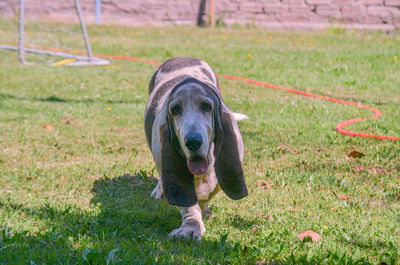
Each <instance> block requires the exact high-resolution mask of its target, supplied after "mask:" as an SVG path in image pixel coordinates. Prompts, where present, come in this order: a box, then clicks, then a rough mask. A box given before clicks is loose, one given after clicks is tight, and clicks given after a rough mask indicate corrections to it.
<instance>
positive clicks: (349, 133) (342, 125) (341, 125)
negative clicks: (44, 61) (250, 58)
mask: <svg viewBox="0 0 400 265" xmlns="http://www.w3.org/2000/svg"><path fill="white" fill-rule="evenodd" d="M40 48H41V49H44V50H51V51H57V52H67V53H71V51H68V50H64V49H54V48H47V47H40ZM74 53H77V54H80V55H86V53H84V52H74ZM96 56H97V57H100V58H107V59H113V60H121V61H133V62H141V63H146V64H151V65H155V66H160V65H161V63H159V62H154V61H148V60H143V59H139V58H134V57H123V56H113V55H96ZM218 76H222V77H223V78H226V79H230V80H237V81H241V82H245V83H249V84H252V85H256V86H262V87H267V88H271V89H275V90H282V91H286V92H289V93H292V94H297V95H301V96H304V97H310V98H319V99H321V100H326V101H330V102H333V103H337V104H341V105H345V106H353V107H357V108H361V109H366V110H369V111H372V112H373V113H374V114H375V115H374V116H373V117H370V118H368V119H370V120H375V119H378V118H379V117H380V116H381V113H380V111H379V110H377V109H374V108H371V107H368V106H365V105H362V104H358V103H353V102H347V101H342V100H338V99H334V98H329V97H325V96H321V95H316V94H310V93H306V92H303V91H299V90H295V89H290V88H284V87H279V86H274V85H270V84H267V83H262V82H258V81H254V80H250V79H246V78H241V77H237V76H230V75H218ZM368 119H361V118H360V119H352V120H347V121H343V122H341V123H339V124H338V125H337V126H336V131H337V132H338V133H340V134H342V135H347V136H352V137H360V138H373V139H377V140H388V141H393V142H400V139H399V138H398V137H391V136H380V135H372V134H364V133H356V132H352V131H346V130H344V128H345V127H347V126H349V125H352V124H354V123H359V122H363V121H366V120H368Z"/></svg>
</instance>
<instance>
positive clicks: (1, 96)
mask: <svg viewBox="0 0 400 265" xmlns="http://www.w3.org/2000/svg"><path fill="white" fill-rule="evenodd" d="M5 99H14V100H28V101H41V102H52V103H108V104H134V103H139V102H142V101H143V100H127V99H119V100H111V99H102V98H96V99H91V98H87V99H64V98H60V97H57V96H50V97H44V98H36V97H18V96H14V95H10V94H5V93H0V101H1V100H5Z"/></svg>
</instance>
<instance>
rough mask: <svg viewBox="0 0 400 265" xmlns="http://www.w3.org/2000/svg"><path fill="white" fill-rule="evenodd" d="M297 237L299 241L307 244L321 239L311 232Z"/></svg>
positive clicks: (308, 231)
mask: <svg viewBox="0 0 400 265" xmlns="http://www.w3.org/2000/svg"><path fill="white" fill-rule="evenodd" d="M297 237H298V238H299V239H300V241H301V242H308V241H312V242H317V241H320V240H321V239H322V236H321V235H319V234H317V233H315V232H313V231H311V230H307V231H305V232H304V233H301V234H298V235H297Z"/></svg>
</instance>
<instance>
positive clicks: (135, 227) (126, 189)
mask: <svg viewBox="0 0 400 265" xmlns="http://www.w3.org/2000/svg"><path fill="white" fill-rule="evenodd" d="M155 184H156V183H155V181H153V180H151V179H150V178H149V177H147V176H146V175H145V174H139V175H134V176H132V175H129V174H126V175H123V176H120V177H116V178H113V179H109V178H104V179H101V180H97V181H96V182H95V183H94V184H93V189H92V190H93V198H92V200H91V207H90V209H88V210H83V209H79V208H77V207H75V206H73V205H68V204H67V206H51V205H49V204H48V205H45V206H42V207H41V208H35V207H32V208H30V207H26V206H24V205H18V204H13V203H12V202H10V201H3V202H0V210H1V211H3V213H4V212H7V213H8V216H10V217H9V218H7V219H6V220H7V222H10V220H16V222H17V223H24V225H26V226H31V227H32V229H30V230H34V229H35V227H40V228H41V229H42V230H41V231H38V232H36V233H32V232H27V231H19V232H12V233H11V234H10V233H8V232H7V228H5V229H4V230H3V235H2V236H1V235H0V264H3V263H2V261H7V262H6V263H5V264H154V263H160V264H165V263H179V264H186V263H196V264H198V263H209V262H211V263H212V264H214V263H218V262H222V263H226V261H228V260H230V261H232V260H235V259H239V260H242V261H243V257H242V256H241V249H242V248H241V246H235V247H233V246H231V245H229V243H227V242H225V241H226V236H225V237H221V240H219V241H207V240H203V241H202V243H201V244H199V243H197V242H192V241H189V240H181V241H178V240H170V239H168V237H167V235H168V233H169V232H170V231H172V230H173V229H175V228H177V227H179V225H180V219H181V217H180V214H179V212H178V210H177V209H176V208H175V207H171V206H169V205H167V203H165V202H164V201H156V200H154V199H152V198H150V197H149V195H150V193H151V191H152V189H153V188H154V187H155ZM14 218H16V219H14ZM25 220H26V221H25ZM30 222H32V223H33V224H30ZM8 225H11V224H8ZM13 227H14V228H15V226H13ZM215 251H217V252H218V253H217V254H216V253H215ZM226 259H227V260H226ZM224 261H225V262H224Z"/></svg>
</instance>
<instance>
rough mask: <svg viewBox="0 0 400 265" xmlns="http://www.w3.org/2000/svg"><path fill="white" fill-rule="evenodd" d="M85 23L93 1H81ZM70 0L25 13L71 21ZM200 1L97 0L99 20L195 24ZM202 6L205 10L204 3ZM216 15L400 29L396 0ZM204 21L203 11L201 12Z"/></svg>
mask: <svg viewBox="0 0 400 265" xmlns="http://www.w3.org/2000/svg"><path fill="white" fill-rule="evenodd" d="M80 2H81V6H82V9H83V12H84V15H85V19H86V21H87V22H88V23H93V22H94V17H95V16H94V12H95V11H94V10H95V0H80ZM73 3H74V1H73V0H63V1H61V0H25V5H26V11H25V13H26V16H27V18H35V19H37V18H42V19H57V20H67V21H76V15H75V13H74V12H75V10H74V4H73ZM199 6H200V0H102V12H101V22H102V23H117V24H128V25H146V24H151V25H166V24H178V25H181V24H190V25H194V24H196V21H197V17H198V12H199ZM17 8H18V0H0V15H5V16H14V15H15V14H16V13H17ZM205 10H206V11H207V10H208V7H207V6H206V8H205ZM216 10H217V12H216V16H217V19H218V20H219V21H220V22H222V23H225V24H226V25H233V24H238V25H243V26H245V25H254V26H258V27H265V28H273V29H306V30H308V29H322V28H325V27H329V26H331V25H332V24H333V25H335V26H343V27H346V28H356V29H370V30H385V31H386V30H387V31H391V30H394V29H399V28H400V0H247V1H244V0H216ZM203 17H204V18H205V20H207V16H206V15H205V16H203Z"/></svg>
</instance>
